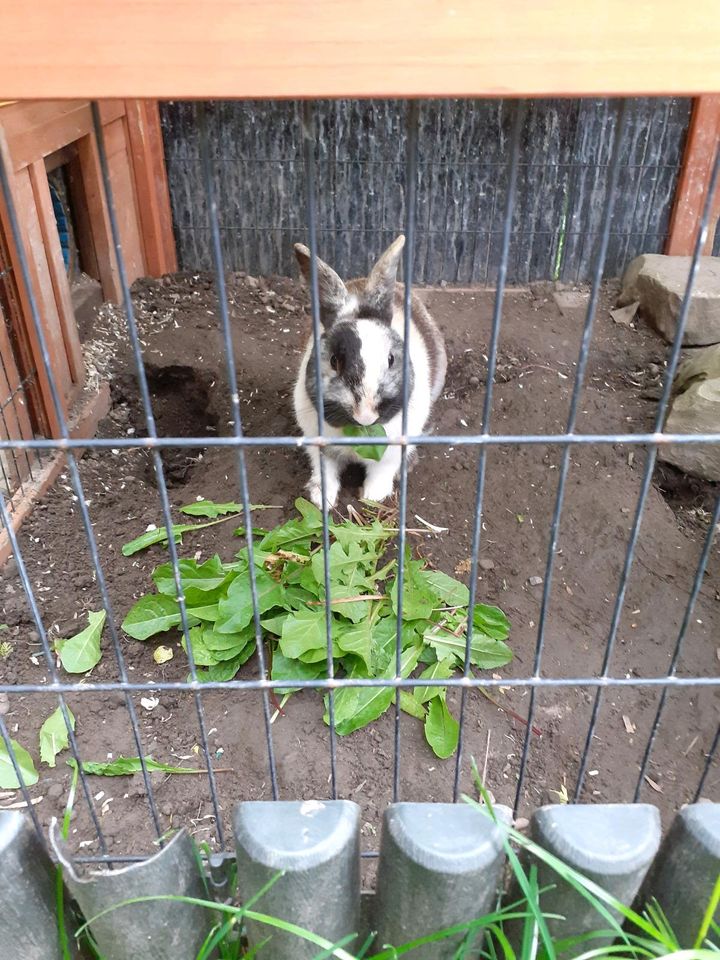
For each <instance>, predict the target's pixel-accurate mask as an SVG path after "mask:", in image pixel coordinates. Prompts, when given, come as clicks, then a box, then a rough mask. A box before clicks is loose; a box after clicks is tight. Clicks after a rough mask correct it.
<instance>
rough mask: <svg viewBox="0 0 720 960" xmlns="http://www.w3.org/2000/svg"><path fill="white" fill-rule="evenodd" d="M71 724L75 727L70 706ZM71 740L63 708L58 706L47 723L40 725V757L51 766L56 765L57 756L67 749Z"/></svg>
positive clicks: (68, 710)
mask: <svg viewBox="0 0 720 960" xmlns="http://www.w3.org/2000/svg"><path fill="white" fill-rule="evenodd" d="M67 712H68V718H69V720H70V726H71V727H72V729H73V730H74V729H75V717H74V716H73V714H72V711H71V710H70V708H69V707H68V708H67ZM69 742H70V736H69V734H68V730H67V727H66V726H65V718H64V717H63V713H62V709H61V708H60V707H58V708H57V709H56V710H55V711H54V713H51V714H50V716H49V717H48V718H47V720H46V721H45V723H44V724H43V725H42V726H41V727H40V759H41V760H42V762H43V763H46V764H47V765H48V766H49V767H54V766H55V757H56V756H57V755H58V754H59V753H60V752H61V751H62V750H67V747H68V744H69Z"/></svg>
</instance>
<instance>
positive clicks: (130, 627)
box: [122, 593, 180, 640]
mask: <svg viewBox="0 0 720 960" xmlns="http://www.w3.org/2000/svg"><path fill="white" fill-rule="evenodd" d="M179 625H180V608H179V607H178V605H177V600H175V599H173V598H172V597H166V596H164V594H162V593H160V594H148V595H147V596H145V597H140V599H139V600H138V602H137V603H136V604H135V606H134V607H132V609H131V610H130V611H129V613H128V615H127V616H126V617H125V619H124V620H123V622H122V629H123V630H124V631H125V633H126V634H127V635H128V636H129V637H132V638H133V639H134V640H147V639H148V637H152V636H154V635H155V634H156V633H164V632H165V631H166V630H170V629H171V628H172V627H177V626H179Z"/></svg>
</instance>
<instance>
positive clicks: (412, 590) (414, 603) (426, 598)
mask: <svg viewBox="0 0 720 960" xmlns="http://www.w3.org/2000/svg"><path fill="white" fill-rule="evenodd" d="M422 567H423V564H422V560H406V561H405V579H404V581H403V604H402V607H403V609H402V616H403V620H427V619H429V617H430V615H431V614H432V612H433V610H434V609H435V607H436V606H437V605H438V604H437V595H436V593H435V590H434V588H433V587H432V585H431V584H430V583H429V582H428V578H427V574H426V573H425V571H424V570H423V568H422ZM390 599H391V600H392V608H393V611H394V612H395V613H397V608H398V585H397V577H396V578H395V579H394V580H393V584H392V587H391V588H390Z"/></svg>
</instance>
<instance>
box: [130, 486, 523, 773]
mask: <svg viewBox="0 0 720 960" xmlns="http://www.w3.org/2000/svg"><path fill="white" fill-rule="evenodd" d="M295 506H296V507H297V510H298V513H299V516H297V517H294V518H293V519H291V520H288V521H287V522H286V523H283V524H281V525H279V526H276V527H275V528H274V529H272V530H267V531H265V530H263V531H259V538H258V539H256V540H255V541H254V564H255V582H256V587H257V601H258V606H259V612H260V614H261V624H262V629H263V636H264V640H265V642H266V643H267V645H268V656H267V660H268V663H269V666H270V676H271V678H272V679H273V680H276V681H287V687H283V689H282V690H280V691H278V692H281V693H284V694H286V695H287V694H289V693H292V692H293V689H297V688H293V681H297V680H315V679H318V678H323V677H326V676H327V632H326V629H327V627H326V616H327V614H326V611H327V605H326V603H325V570H324V557H323V549H322V514H321V512H320V511H319V510H318V509H317V508H316V507H314V506H313V505H312V504H311V503H309V502H308V501H307V500H303V499H299V500H297V501H296V503H295ZM241 509H242V508H241V507H240V506H239V505H238V504H214V503H212V501H207V500H205V501H201V502H200V503H198V504H192V505H190V507H188V508H183V512H185V513H191V512H192V514H193V515H195V516H206V517H217V516H218V515H219V514H232V513H239V512H240V510H241ZM228 519H229V518H228ZM358 519H361V520H362V522H355V521H354V520H353V519H347V520H344V521H342V522H334V521H332V520H330V523H329V531H330V544H331V546H330V555H329V574H330V595H331V605H330V608H331V613H330V626H331V638H332V654H333V661H334V666H335V673H336V676H345V677H350V678H354V677H363V678H373V677H379V678H388V679H392V678H393V677H394V676H395V662H396V646H395V645H396V633H397V630H396V627H397V609H398V583H397V567H398V563H397V557H396V556H394V555H392V551H391V545H390V541H391V540H392V539H393V537H394V536H395V534H396V533H397V530H396V528H394V527H393V526H391V525H390V524H389V523H387V522H383V521H382V520H381V519H380V518H379V516H378V515H377V514H376V515H374V516H372V518H371V519H366V518H360V517H359V516H358ZM214 522H218V521H217V520H215V521H214ZM202 526H207V524H197V525H193V524H180V525H178V527H182V529H181V530H180V531H179V534H177V535H176V533H175V531H173V535H174V536H179V535H182V533H186V532H188V531H189V530H191V529H193V528H194V527H198V528H199V527H202ZM152 533H153V534H154V536H152V537H150V538H148V539H152V542H153V543H161V542H163V540H165V541H166V532H165V531H164V530H163V531H159V530H158V531H153V532H152ZM236 533H237V534H238V535H242V534H243V533H244V528H240V529H238V530H237V531H236ZM144 536H145V537H147V535H144ZM142 539H143V538H138V540H136V541H133V542H132V543H131V544H126V545H125V547H124V548H123V552H124V553H126V554H127V553H132V552H135V551H136V550H138V549H143V548H144V547H145V546H149V545H150V544H148V543H146V542H143V543H142V545H140V546H138V542H139V541H140V540H142ZM179 565H180V576H181V581H182V590H183V595H184V597H185V604H186V608H187V614H188V622H189V624H190V642H191V644H192V653H193V657H194V660H195V664H196V665H197V667H198V668H199V669H198V671H197V672H198V676H199V678H200V679H202V680H210V681H226V680H230V679H232V678H233V677H235V675H236V674H237V672H238V670H239V669H240V667H241V666H242V665H243V664H244V663H246V662H247V660H249V658H250V657H251V656H252V654H253V653H254V651H255V627H254V622H253V603H252V595H251V589H250V576H249V559H248V549H247V547H243V549H241V550H240V551H239V552H238V553H237V554H236V556H235V559H234V560H233V561H232V562H231V563H224V562H223V561H222V560H221V559H220V557H219V556H217V555H215V556H212V557H210V558H209V559H208V560H206V561H204V562H203V563H199V562H198V561H196V560H192V559H182V560H180V564H179ZM404 569H405V575H404V584H403V600H402V624H403V625H402V632H401V644H402V651H401V664H402V668H401V673H402V676H403V677H405V678H407V677H410V676H414V677H419V678H421V679H433V680H444V679H448V678H450V677H451V676H452V675H453V674H455V673H458V672H460V671H462V668H463V664H464V658H465V645H466V626H467V620H468V604H469V593H468V588H467V587H466V586H465V584H463V583H461V582H460V581H458V580H455V579H453V578H452V577H449V576H447V575H446V574H445V573H442V572H441V571H439V570H432V569H429V568H428V567H427V566H426V564H425V562H424V561H423V560H418V559H414V558H413V557H412V555H411V553H410V552H409V551H408V553H407V555H406V560H405V565H404ZM152 579H153V581H154V583H155V588H156V592H155V593H152V594H148V595H146V596H143V597H141V598H140V599H139V600H138V601H137V603H136V604H135V605H134V606H133V608H132V609H131V610H130V612H129V613H128V615H127V617H126V618H125V620H124V622H123V624H122V629H123V630H124V631H125V633H127V634H128V635H129V636H131V637H133V638H135V639H136V640H143V641H144V640H148V639H150V638H151V637H157V636H158V635H161V634H165V633H166V632H167V631H168V630H173V629H177V628H179V627H180V609H179V605H178V602H177V599H176V587H175V578H174V576H173V570H172V566H171V564H170V563H163V564H161V565H160V566H159V567H157V568H156V569H155V570H154V572H153V574H152ZM472 622H473V637H472V647H471V652H470V660H471V663H472V664H473V665H474V666H475V667H478V668H480V669H482V670H487V669H493V668H497V667H500V666H502V665H503V664H506V663H508V662H509V661H510V660H511V659H512V652H511V650H510V648H509V647H508V646H507V644H506V643H505V642H504V641H505V640H506V638H507V636H508V633H509V629H510V625H509V623H508V620H507V617H506V616H505V614H504V613H503V612H502V611H501V610H499V609H498V608H497V607H492V606H487V605H485V604H481V603H479V604H476V605H475V607H474V608H473V611H472ZM182 642H183V646H184V645H185V641H184V640H183V641H182ZM446 694H447V688H446V687H442V686H418V687H415V688H414V689H413V690H412V691H410V690H403V691H402V692H401V695H400V696H401V707H402V709H403V710H404V711H405V712H406V713H408V714H411V715H412V716H414V717H417V718H418V719H420V720H422V721H423V723H424V725H425V736H426V738H427V741H428V743H429V744H430V746H431V747H432V749H433V751H434V752H435V754H436V755H437V756H439V757H442V758H444V757H449V756H450V755H451V754H452V753H453V752H454V751H455V749H456V747H457V739H458V724H457V721H456V720H455V718H454V717H453V716H452V714H451V713H450V710H449V709H448V706H447V703H446ZM394 696H395V691H394V689H393V688H392V687H376V688H372V687H359V688H352V689H351V688H346V689H340V690H338V691H337V692H336V693H335V698H334V702H335V727H336V730H337V732H338V733H339V734H341V735H346V734H349V733H352V732H353V731H354V730H358V729H359V728H360V727H363V726H365V725H366V724H368V723H371V722H372V721H373V720H376V719H377V718H378V717H379V716H381V714H383V713H384V712H385V711H386V710H387V709H388V708H389V707H390V705H391V704H392V703H393V700H394ZM325 721H326V722H328V717H327V713H326V715H325Z"/></svg>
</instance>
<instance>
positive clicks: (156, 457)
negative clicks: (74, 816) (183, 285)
mask: <svg viewBox="0 0 720 960" xmlns="http://www.w3.org/2000/svg"><path fill="white" fill-rule="evenodd" d="M92 119H93V128H94V132H95V141H96V144H97V150H98V157H99V160H100V170H101V174H102V182H103V194H104V198H105V205H106V207H107V212H108V219H109V222H110V230H111V234H112V239H113V244H114V247H115V256H116V260H117V268H118V276H119V279H120V288H121V290H122V295H123V305H124V307H125V314H126V318H127V323H128V333H129V336H130V342H131V345H132V351H133V355H134V358H135V364H136V367H137V375H138V385H139V388H140V398H141V401H142V406H143V412H144V415H145V425H146V428H147V432H148V436H149V437H150V438H154V437H156V436H157V430H156V427H155V418H154V416H153V412H152V404H151V401H150V391H149V389H148V382H147V376H146V373H145V364H144V361H143V355H142V348H141V346H140V338H139V336H138V329H137V323H136V320H135V312H134V308H133V302H132V296H131V294H130V286H129V284H128V278H127V272H126V270H125V261H124V259H123V253H122V243H121V239H120V229H119V226H118V222H117V215H116V210H115V205H114V202H113V194H112V186H111V183H110V171H109V167H108V162H107V153H106V151H105V139H104V134H103V128H102V122H101V120H100V110H99V107H98V104H97V103H96V102H95V101H93V102H92ZM153 466H154V469H155V478H156V482H157V488H158V496H159V498H160V505H161V508H162V514H163V522H164V524H165V529H166V532H167V536H168V542H167V546H168V553H169V554H170V563H171V565H172V569H173V575H174V579H175V589H176V592H177V601H178V607H179V608H180V621H181V625H182V633H183V637H184V639H185V649H186V653H187V658H188V664H189V668H190V675H191V677H192V679H193V681H194V682H197V670H196V668H195V657H194V656H193V649H192V641H191V639H190V628H189V624H188V616H187V607H186V606H185V597H184V596H183V586H182V579H181V577H180V567H179V565H178V553H177V546H176V544H175V538H174V537H173V534H172V515H171V513H170V498H169V497H168V492H167V484H166V483H165V474H164V471H163V464H162V458H161V456H160V451H159V450H158V449H155V450H153ZM193 698H194V701H195V710H196V713H197V718H198V727H199V730H200V742H201V746H202V749H203V753H204V756H205V761H206V763H207V773H208V782H209V786H210V798H211V801H212V806H213V812H214V814H215V829H216V832H217V838H218V842H219V844H220V846H221V847H224V846H225V836H224V830H223V823H222V817H221V815H220V804H219V801H218V796H217V784H216V781H215V772H214V770H213V765H212V759H211V757H210V749H209V745H208V738H207V726H206V723H205V710H204V707H203V703H202V698H201V695H200V691H199V690H198V689H195V690H194V691H193ZM141 763H142V766H143V767H145V761H144V758H143V759H142V760H141ZM148 799H149V796H148Z"/></svg>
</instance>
